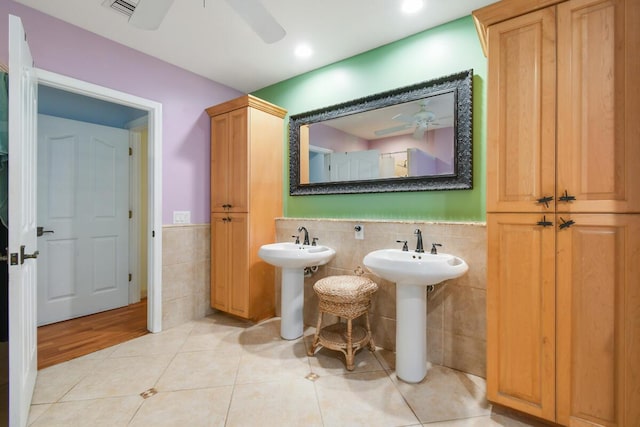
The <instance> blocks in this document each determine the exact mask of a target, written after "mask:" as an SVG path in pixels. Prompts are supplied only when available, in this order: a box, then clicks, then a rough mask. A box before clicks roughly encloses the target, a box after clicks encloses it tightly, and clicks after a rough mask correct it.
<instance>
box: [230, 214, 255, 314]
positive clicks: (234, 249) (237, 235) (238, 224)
mask: <svg viewBox="0 0 640 427" xmlns="http://www.w3.org/2000/svg"><path fill="white" fill-rule="evenodd" d="M226 226H227V229H228V236H229V239H228V241H227V256H228V258H229V263H228V269H229V271H228V287H229V313H231V314H235V315H237V316H241V317H245V318H248V317H249V316H250V314H251V313H249V311H250V307H249V290H250V283H249V227H248V215H247V214H231V215H229V219H228V221H227V224H226Z"/></svg>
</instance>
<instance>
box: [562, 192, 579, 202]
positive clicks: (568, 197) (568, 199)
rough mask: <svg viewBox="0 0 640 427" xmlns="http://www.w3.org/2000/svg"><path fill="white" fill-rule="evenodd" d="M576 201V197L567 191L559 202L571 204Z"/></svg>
mask: <svg viewBox="0 0 640 427" xmlns="http://www.w3.org/2000/svg"><path fill="white" fill-rule="evenodd" d="M575 199H576V196H572V195H570V194H569V192H568V191H567V190H564V194H563V195H562V196H560V197H558V200H560V201H562V202H571V201H573V200H575Z"/></svg>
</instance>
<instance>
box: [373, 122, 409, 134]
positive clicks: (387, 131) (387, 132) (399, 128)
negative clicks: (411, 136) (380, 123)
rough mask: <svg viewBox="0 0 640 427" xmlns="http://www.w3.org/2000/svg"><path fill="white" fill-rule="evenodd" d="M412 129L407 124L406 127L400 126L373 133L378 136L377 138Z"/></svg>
mask: <svg viewBox="0 0 640 427" xmlns="http://www.w3.org/2000/svg"><path fill="white" fill-rule="evenodd" d="M410 127H411V125H410V124H406V125H400V126H394V127H390V128H386V129H380V130H376V131H374V132H373V133H374V134H376V136H384V135H389V134H390V133H395V132H400V131H402V130H406V129H409V128H410Z"/></svg>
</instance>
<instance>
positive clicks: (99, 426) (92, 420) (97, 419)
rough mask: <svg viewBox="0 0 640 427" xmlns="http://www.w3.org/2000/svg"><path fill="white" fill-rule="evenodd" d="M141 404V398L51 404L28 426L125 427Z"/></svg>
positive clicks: (130, 397)
mask: <svg viewBox="0 0 640 427" xmlns="http://www.w3.org/2000/svg"><path fill="white" fill-rule="evenodd" d="M141 403H142V398H141V397H140V396H129V397H116V398H110V399H96V400H83V401H77V402H62V403H54V404H52V405H51V406H49V407H48V408H47V409H46V410H45V411H44V413H42V414H41V415H40V416H39V417H38V418H37V419H36V420H35V422H34V423H33V424H31V426H32V427H76V426H77V427H85V426H92V427H103V426H104V427H118V426H123V427H124V426H127V425H128V424H129V421H130V420H131V418H132V417H133V414H134V413H135V412H136V410H137V409H138V407H139V406H140V404H141Z"/></svg>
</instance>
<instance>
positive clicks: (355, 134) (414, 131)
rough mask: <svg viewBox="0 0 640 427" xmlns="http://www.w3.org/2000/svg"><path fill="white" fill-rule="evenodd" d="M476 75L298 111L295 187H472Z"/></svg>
mask: <svg viewBox="0 0 640 427" xmlns="http://www.w3.org/2000/svg"><path fill="white" fill-rule="evenodd" d="M472 76H473V70H468V71H463V72H460V73H457V74H453V75H450V76H444V77H441V78H438V79H434V80H430V81H427V82H422V83H418V84H416V85H412V86H408V87H404V88H399V89H395V90H392V91H389V92H384V93H380V94H376V95H371V96H368V97H365V98H361V99H357V100H354V101H349V102H345V103H343V104H338V105H334V106H330V107H326V108H323V109H319V110H315V111H310V112H307V113H302V114H298V115H294V116H291V118H290V123H289V156H290V157H289V180H290V194H291V195H304V194H340V193H363V192H386V191H421V190H451V189H468V188H471V187H472V165H471V145H472V144H471V136H472V123H471V117H472Z"/></svg>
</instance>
